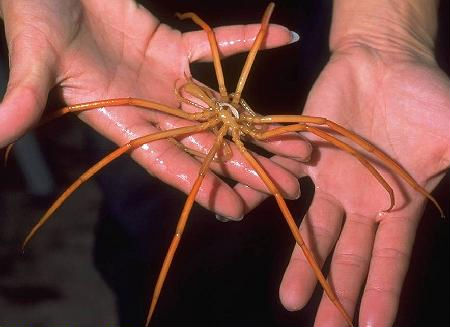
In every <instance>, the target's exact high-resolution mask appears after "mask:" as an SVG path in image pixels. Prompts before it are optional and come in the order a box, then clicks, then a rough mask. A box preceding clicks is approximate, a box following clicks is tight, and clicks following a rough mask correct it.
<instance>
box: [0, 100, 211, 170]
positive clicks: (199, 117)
mask: <svg viewBox="0 0 450 327" xmlns="http://www.w3.org/2000/svg"><path fill="white" fill-rule="evenodd" d="M125 105H129V106H136V107H141V108H146V109H152V110H158V111H161V112H165V113H168V114H171V115H174V116H177V117H180V118H184V119H187V120H195V121H206V120H207V119H208V118H209V116H210V113H208V112H206V111H205V112H199V113H188V112H185V111H182V110H180V109H177V108H171V107H168V106H165V105H163V104H160V103H156V102H153V101H148V100H144V99H138V98H117V99H107V100H100V101H92V102H85V103H79V104H75V105H72V106H66V107H63V108H61V109H58V110H55V111H52V112H50V113H48V114H47V115H45V116H44V117H43V118H42V120H41V121H40V122H39V124H38V126H42V125H45V124H47V123H49V122H51V121H53V120H55V119H57V118H60V117H62V116H64V115H66V114H68V113H72V112H81V111H86V110H92V109H98V108H102V107H116V106H125ZM13 146H14V143H11V144H8V146H7V147H6V151H5V155H4V165H5V166H6V164H7V162H8V158H9V155H10V153H11V150H12V148H13Z"/></svg>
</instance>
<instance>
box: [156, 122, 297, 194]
mask: <svg viewBox="0 0 450 327" xmlns="http://www.w3.org/2000/svg"><path fill="white" fill-rule="evenodd" d="M189 124H191V123H190V122H187V121H185V120H182V119H178V118H168V119H165V120H164V121H162V122H161V123H160V124H159V127H160V128H161V129H163V130H169V129H172V128H177V127H181V126H186V125H189ZM214 140H215V136H214V134H212V133H209V132H203V133H197V134H193V135H190V136H187V137H185V138H182V139H180V141H181V142H182V143H183V144H184V145H185V146H187V147H188V148H190V149H193V150H196V151H199V152H201V153H207V151H208V149H209V148H210V147H211V146H212V144H213V143H214ZM230 148H231V151H232V157H231V158H230V159H228V160H227V161H225V162H220V163H217V162H213V163H211V166H210V167H211V169H212V170H214V171H215V172H217V173H219V174H221V175H223V176H227V177H229V178H232V179H234V180H236V181H238V182H240V183H242V184H245V185H248V186H250V187H251V188H253V189H256V190H258V191H262V192H265V193H269V191H268V189H267V188H266V186H265V184H264V183H263V182H262V180H261V178H260V177H259V176H258V174H257V173H256V171H255V170H254V169H253V168H252V167H251V166H250V165H249V164H248V163H247V162H246V160H245V158H244V157H243V156H242V154H241V153H240V152H239V150H238V149H237V147H236V146H235V145H234V144H233V143H230ZM255 157H256V158H257V160H258V161H259V162H260V163H261V165H262V166H263V167H264V169H265V170H266V171H267V173H268V174H269V177H270V178H271V179H272V180H273V181H274V183H275V184H276V185H277V186H278V187H279V189H280V191H281V192H282V194H283V195H284V196H285V197H287V198H289V199H297V198H298V197H299V196H300V185H299V183H298V179H297V177H296V176H294V175H293V174H292V173H291V172H289V171H288V170H286V169H284V168H283V167H281V166H279V165H278V164H276V163H275V162H273V161H271V160H270V159H268V158H265V157H263V156H260V155H257V154H255Z"/></svg>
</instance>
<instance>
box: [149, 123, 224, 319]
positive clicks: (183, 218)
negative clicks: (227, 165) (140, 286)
mask: <svg viewBox="0 0 450 327" xmlns="http://www.w3.org/2000/svg"><path fill="white" fill-rule="evenodd" d="M227 130H228V127H227V126H225V125H224V126H222V128H221V129H220V131H219V133H218V135H217V139H216V142H215V143H214V145H213V146H212V148H211V150H209V152H208V155H207V156H206V158H205V160H204V161H203V164H202V166H201V167H200V171H199V173H198V177H197V179H196V180H195V183H194V186H193V187H192V190H191V192H190V193H189V196H188V198H187V200H186V202H185V204H184V207H183V211H182V212H181V215H180V218H179V219H178V223H177V228H176V230H175V234H174V236H173V238H172V242H171V243H170V246H169V250H168V251H167V254H166V257H165V258H164V262H163V265H162V268H161V271H160V273H159V276H158V280H157V282H156V286H155V290H154V291H153V296H152V302H151V304H150V309H149V311H148V315H147V321H146V324H145V325H146V326H148V324H149V323H150V320H151V319H152V315H153V312H154V311H155V307H156V303H157V302H158V298H159V295H160V294H161V289H162V287H163V285H164V280H165V279H166V276H167V272H168V271H169V268H170V265H171V263H172V260H173V257H174V255H175V251H176V250H177V247H178V244H179V243H180V240H181V236H182V235H183V231H184V227H185V226H186V222H187V220H188V217H189V213H190V212H191V209H192V205H193V204H194V200H195V197H196V195H197V193H198V190H199V189H200V186H201V185H202V182H203V178H204V177H205V175H206V172H207V170H208V167H209V165H210V163H211V161H212V159H213V158H214V156H215V154H216V153H217V151H218V150H219V148H220V146H221V144H222V141H223V137H224V135H225V133H226V132H227Z"/></svg>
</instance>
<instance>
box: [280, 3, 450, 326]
mask: <svg viewBox="0 0 450 327" xmlns="http://www.w3.org/2000/svg"><path fill="white" fill-rule="evenodd" d="M377 5H378V4H377ZM380 26H381V25H378V27H380ZM378 32H382V31H380V29H379V31H378ZM367 34H370V33H367ZM380 34H382V33H380ZM380 34H377V33H374V34H372V36H373V39H374V40H376V41H377V42H371V41H373V39H371V38H370V37H366V36H367V35H363V37H358V34H353V35H352V36H351V37H348V38H343V39H340V40H339V42H333V40H332V42H331V45H332V50H333V55H332V57H331V59H330V62H329V63H328V65H327V66H326V67H325V69H324V70H323V72H322V73H321V75H320V77H319V79H318V80H317V82H316V83H315V85H314V87H313V89H312V91H311V93H310V95H309V98H308V101H307V104H306V106H305V110H304V112H303V113H304V114H305V115H311V116H321V117H326V118H328V119H330V120H333V121H335V122H337V123H339V124H342V125H343V126H344V127H346V128H348V129H350V130H351V131H354V132H355V133H356V134H358V135H360V136H362V137H363V138H365V139H366V140H369V141H370V142H372V143H373V144H375V145H376V146H377V147H378V148H380V149H381V150H382V151H384V152H385V153H386V154H388V155H389V156H391V157H392V158H393V159H394V160H396V161H397V162H398V163H400V165H401V166H402V167H404V168H405V169H406V170H407V171H408V172H409V173H410V174H411V175H412V177H413V178H414V179H415V180H416V181H417V182H418V183H419V184H420V185H422V186H424V187H425V188H426V189H427V190H428V191H431V190H432V189H433V188H434V187H435V186H436V185H437V183H438V182H439V181H440V179H441V178H442V177H443V175H444V173H445V170H446V169H447V168H448V167H449V163H450V130H449V128H448V122H449V121H450V109H449V108H450V96H449V93H448V90H449V86H450V83H449V80H448V77H447V76H446V75H445V74H444V73H443V72H442V71H440V69H439V68H438V67H437V64H436V62H435V61H434V59H433V56H432V52H431V51H430V50H429V49H428V51H427V47H423V48H421V49H418V48H416V47H415V46H414V43H413V46H411V43H409V44H408V45H409V46H408V47H403V48H402V47H401V46H402V45H404V44H402V43H401V42H398V43H396V44H395V47H393V46H392V45H394V43H393V44H390V43H389V42H386V43H383V42H379V41H380V39H381V38H380V37H379V36H380ZM390 36H392V35H390ZM391 40H392V41H398V40H397V39H395V37H392V39H391ZM335 41H336V39H335ZM402 41H404V40H402ZM311 140H317V138H314V137H311ZM318 143H319V144H320V145H322V142H318ZM348 143H351V142H348ZM355 147H356V148H357V149H358V150H360V148H358V147H357V146H355ZM373 162H374V164H375V166H376V167H377V168H378V169H379V170H380V171H381V173H382V175H383V176H384V177H385V178H386V180H387V181H388V183H389V184H390V185H391V186H392V187H393V189H394V193H395V196H396V205H395V207H394V208H393V209H392V211H390V212H383V211H384V210H386V209H387V208H388V207H389V203H390V202H389V196H388V194H387V193H386V191H385V190H384V189H383V188H382V187H381V185H380V184H379V183H378V182H377V181H376V180H375V179H374V178H373V176H372V175H371V174H370V173H369V172H368V171H367V170H366V169H365V168H364V167H363V166H362V165H361V164H360V163H359V162H358V161H357V160H356V159H355V158H353V157H352V156H350V155H349V154H347V153H344V152H342V151H341V150H338V149H336V148H335V147H333V146H329V145H324V146H319V147H318V148H317V152H315V153H313V157H312V161H311V163H309V164H304V165H303V166H302V171H301V173H302V174H306V175H309V176H310V177H311V178H312V180H313V182H314V184H315V187H316V188H315V195H314V199H313V203H312V204H311V207H310V209H309V211H308V214H307V215H306V216H305V218H304V220H303V221H302V224H301V226H300V230H301V232H302V234H303V235H304V238H305V241H306V243H308V244H309V246H310V248H312V249H313V250H314V252H315V253H316V255H317V258H318V259H319V261H320V262H321V263H323V262H324V261H325V260H326V258H327V257H328V256H329V255H330V254H331V251H332V250H333V249H334V252H333V254H332V260H331V267H330V273H329V276H328V279H329V281H330V283H331V284H332V287H333V288H334V290H335V292H336V294H337V296H338V297H339V299H340V301H341V302H342V304H343V305H344V307H345V308H346V310H347V312H348V313H350V315H352V316H353V315H354V313H355V311H356V310H358V308H356V305H357V303H358V298H359V296H360V293H361V291H363V293H362V300H361V306H360V308H359V323H358V325H361V326H368V325H370V326H390V325H392V324H393V322H394V320H395V317H396V313H397V308H398V302H399V297H400V293H401V289H402V284H403V281H404V278H405V275H406V272H407V269H408V265H409V261H410V254H411V251H412V246H413V243H414V238H415V233H416V228H417V225H418V222H419V220H420V217H421V215H422V212H423V208H424V204H425V199H424V197H423V196H422V195H420V194H419V193H417V192H416V191H414V190H413V189H412V188H411V187H410V186H409V185H407V184H406V183H404V181H403V180H401V179H400V178H399V177H398V176H395V174H393V173H392V172H391V171H390V170H389V169H386V167H385V166H384V165H383V164H382V163H381V164H380V162H379V161H377V160H374V161H373ZM298 174H300V171H299V172H298ZM334 247H335V248H334ZM366 278H367V279H366ZM315 280H316V278H315V277H314V275H313V273H312V270H311V269H310V268H309V266H308V264H307V262H306V261H305V259H304V256H303V254H302V253H301V251H300V249H299V248H298V246H297V247H296V248H295V249H294V252H293V255H292V258H291V261H290V263H289V266H288V267H287V270H286V272H285V275H284V278H283V281H282V283H281V286H280V298H281V301H282V303H283V305H284V306H285V307H286V308H288V309H289V310H298V309H300V308H301V307H303V306H304V305H305V304H306V302H307V301H308V300H309V298H310V297H311V295H312V292H313V290H314V288H315V285H316V282H315ZM344 324H345V321H344V320H343V318H342V317H341V316H340V314H339V312H338V311H337V310H336V309H335V308H334V305H333V304H332V303H331V302H330V300H329V299H328V298H326V296H324V297H323V298H322V301H321V303H320V306H319V309H318V313H317V316H316V321H315V325H317V326H342V325H344Z"/></svg>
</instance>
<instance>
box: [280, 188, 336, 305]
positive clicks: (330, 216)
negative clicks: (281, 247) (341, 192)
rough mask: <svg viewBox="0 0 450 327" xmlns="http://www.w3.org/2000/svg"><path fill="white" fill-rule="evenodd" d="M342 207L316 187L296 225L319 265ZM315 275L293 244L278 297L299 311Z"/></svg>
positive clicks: (332, 238) (331, 241)
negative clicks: (300, 219) (301, 219)
mask: <svg viewBox="0 0 450 327" xmlns="http://www.w3.org/2000/svg"><path fill="white" fill-rule="evenodd" d="M343 214H344V212H343V209H342V207H341V205H340V204H339V203H337V202H336V201H335V200H334V199H333V198H331V196H329V195H327V194H324V193H322V192H320V190H316V194H315V195H314V199H313V202H312V204H311V207H310V208H309V211H308V213H307V214H306V216H305V218H304V219H303V221H302V223H301V225H300V232H301V234H302V235H303V238H304V240H305V243H306V244H307V246H308V247H309V249H310V250H311V251H312V252H313V253H314V255H315V257H316V259H317V261H318V264H319V265H320V266H321V265H322V264H323V262H324V261H325V259H326V257H327V256H328V254H329V253H330V251H331V249H332V248H333V246H334V244H335V242H336V239H337V237H338V235H339V232H340V230H341V225H342V218H343ZM316 283H317V278H316V277H315V275H314V272H313V270H312V269H311V268H310V266H309V264H308V262H307V261H306V258H305V256H304V255H303V253H302V251H301V249H300V247H299V246H297V245H296V246H295V248H294V251H293V254H292V257H291V260H290V262H289V265H288V267H287V268H286V272H285V273H284V276H283V280H282V281H281V285H280V300H281V303H282V304H283V305H284V307H285V308H286V309H288V310H290V311H294V310H299V309H301V308H302V307H304V306H305V304H306V303H307V302H308V300H309V299H310V297H311V295H312V293H313V291H314V288H315V286H316Z"/></svg>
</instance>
